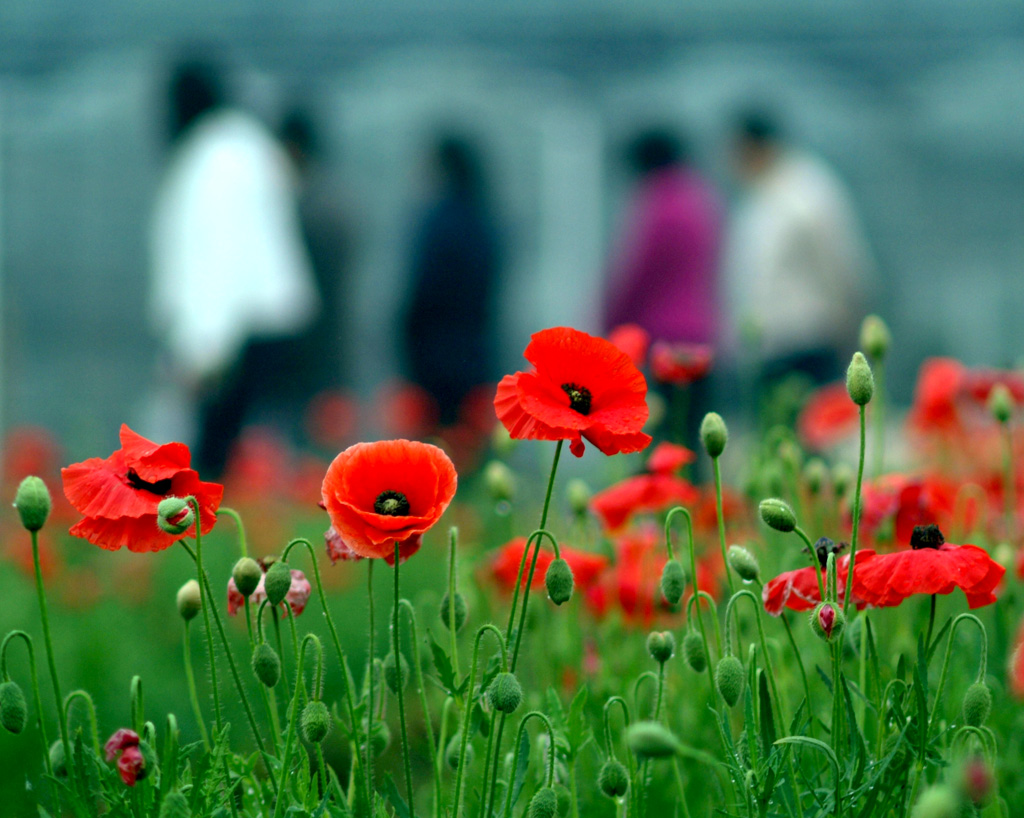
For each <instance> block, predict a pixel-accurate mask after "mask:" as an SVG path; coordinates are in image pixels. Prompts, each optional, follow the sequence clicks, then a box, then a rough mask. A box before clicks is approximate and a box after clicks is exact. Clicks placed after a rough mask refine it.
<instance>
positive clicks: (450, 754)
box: [444, 732, 475, 770]
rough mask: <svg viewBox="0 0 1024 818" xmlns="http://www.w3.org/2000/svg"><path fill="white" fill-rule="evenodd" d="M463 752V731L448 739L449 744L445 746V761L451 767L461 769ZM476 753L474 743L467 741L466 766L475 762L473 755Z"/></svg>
mask: <svg viewBox="0 0 1024 818" xmlns="http://www.w3.org/2000/svg"><path fill="white" fill-rule="evenodd" d="M461 752H462V733H461V732H457V733H455V734H454V735H453V736H452V737H451V739H450V740H449V741H448V746H447V747H445V748H444V763H445V764H447V765H448V766H449V767H450V768H451V769H453V770H457V769H459V761H460V760H461V759H460V756H459V753H461ZM474 755H475V753H474V750H473V745H472V744H471V743H469V742H466V766H467V767H468V766H471V765H472V764H473V756H474Z"/></svg>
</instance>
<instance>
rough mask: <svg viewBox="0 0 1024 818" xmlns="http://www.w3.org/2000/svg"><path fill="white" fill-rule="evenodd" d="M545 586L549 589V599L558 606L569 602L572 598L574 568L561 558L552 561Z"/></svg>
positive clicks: (545, 579) (545, 577)
mask: <svg viewBox="0 0 1024 818" xmlns="http://www.w3.org/2000/svg"><path fill="white" fill-rule="evenodd" d="M544 586H545V587H546V588H547V591H548V597H549V598H550V599H551V601H552V602H554V603H555V604H556V605H561V604H563V603H565V602H568V601H569V600H570V599H571V598H572V589H573V578H572V568H570V567H569V563H567V562H566V561H565V560H563V559H562V558H561V557H559V558H558V559H555V560H552V561H551V565H549V566H548V570H547V573H546V574H545V575H544Z"/></svg>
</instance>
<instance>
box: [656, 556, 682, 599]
mask: <svg viewBox="0 0 1024 818" xmlns="http://www.w3.org/2000/svg"><path fill="white" fill-rule="evenodd" d="M685 589H686V571H684V570H683V566H682V565H681V564H680V562H679V560H669V561H668V562H666V563H665V567H664V569H662V572H661V595H662V596H663V597H665V601H666V602H668V604H669V605H678V604H679V600H681V599H682V598H683V591H684V590H685Z"/></svg>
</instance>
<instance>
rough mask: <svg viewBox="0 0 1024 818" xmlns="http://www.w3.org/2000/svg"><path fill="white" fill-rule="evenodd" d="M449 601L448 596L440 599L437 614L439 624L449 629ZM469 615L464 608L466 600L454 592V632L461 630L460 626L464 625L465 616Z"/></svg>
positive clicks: (450, 619)
mask: <svg viewBox="0 0 1024 818" xmlns="http://www.w3.org/2000/svg"><path fill="white" fill-rule="evenodd" d="M450 604H451V600H449V599H448V594H445V595H444V596H443V597H441V605H440V608H439V610H438V613H439V615H440V617H441V622H442V624H443V625H444V626H445V627H446V628H450V627H451V625H452V617H451V613H452V612H451V611H450V610H449V605H450ZM468 613H469V610H468V608H467V607H466V599H465V597H463V596H462V594H460V593H459V592H458V591H456V592H455V631H456V632H458V631H460V630H462V626H463V625H465V624H466V616H467V614H468Z"/></svg>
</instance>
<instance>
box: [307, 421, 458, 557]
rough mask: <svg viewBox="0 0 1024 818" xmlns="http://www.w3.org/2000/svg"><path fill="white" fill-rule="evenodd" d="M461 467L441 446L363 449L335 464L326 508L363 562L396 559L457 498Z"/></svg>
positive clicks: (326, 485)
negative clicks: (397, 551) (401, 546)
mask: <svg viewBox="0 0 1024 818" xmlns="http://www.w3.org/2000/svg"><path fill="white" fill-rule="evenodd" d="M457 483H458V477H457V475H456V474H455V467H454V466H453V465H452V461H451V460H449V459H448V455H446V454H445V453H444V452H443V451H441V450H440V449H439V448H437V446H431V445H430V444H428V443H420V442H418V441H411V440H382V441H378V442H376V443H357V444H355V445H354V446H350V447H349V448H347V449H345V451H343V452H342V453H341V454H339V455H338V456H337V457H336V458H334V462H332V463H331V465H330V466H329V467H328V469H327V474H326V475H325V477H324V482H323V486H322V496H323V503H324V508H325V509H326V510H327V514H328V515H329V516H330V518H331V525H332V526H333V528H334V529H335V530H336V531H337V532H338V534H339V536H340V537H341V538H342V540H343V541H344V543H345V544H346V545H347V546H348V547H349V548H350V549H352V550H353V551H355V552H356V553H357V554H359V555H360V556H363V557H374V558H382V557H387V556H388V555H389V554H393V553H394V549H395V543H396V542H397V543H399V544H401V543H403V542H405V541H406V540H409V539H411V538H414V537H417V538H418V537H420V536H421V535H422V534H423V532H425V531H426V530H427V529H429V528H431V527H432V526H433V525H434V524H435V523H436V522H437V521H438V520H439V519H440V518H441V515H442V514H444V511H445V509H446V508H448V504H449V503H451V501H452V498H453V497H454V496H455V488H456V485H457Z"/></svg>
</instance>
